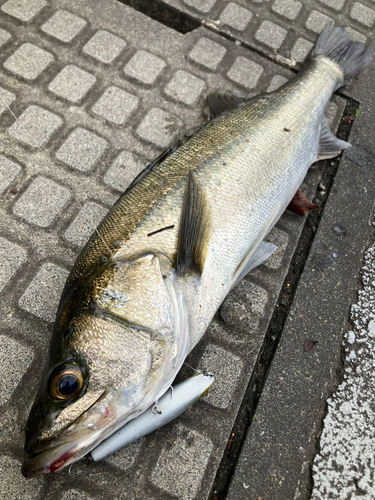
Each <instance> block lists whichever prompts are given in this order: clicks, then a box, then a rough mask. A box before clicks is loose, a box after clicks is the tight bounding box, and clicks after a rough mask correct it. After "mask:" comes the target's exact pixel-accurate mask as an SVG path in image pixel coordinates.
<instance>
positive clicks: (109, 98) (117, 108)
mask: <svg viewBox="0 0 375 500" xmlns="http://www.w3.org/2000/svg"><path fill="white" fill-rule="evenodd" d="M138 102H139V99H138V97H136V96H135V95H133V94H129V92H126V91H125V90H123V89H120V88H118V87H114V86H112V87H108V88H107V89H106V90H105V91H104V93H103V95H102V96H101V97H100V98H99V100H98V101H97V102H96V103H95V104H94V106H93V107H92V111H93V112H94V113H95V114H97V115H99V116H101V117H102V118H105V119H106V120H108V121H109V122H112V123H114V124H115V125H122V124H123V123H125V121H126V120H127V119H128V118H129V116H130V115H131V113H132V112H133V111H134V110H135V109H136V107H137V106H138Z"/></svg>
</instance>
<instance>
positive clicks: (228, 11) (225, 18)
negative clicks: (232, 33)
mask: <svg viewBox="0 0 375 500" xmlns="http://www.w3.org/2000/svg"><path fill="white" fill-rule="evenodd" d="M252 17H253V14H252V13H251V12H250V11H249V10H247V9H244V8H243V7H241V6H240V5H237V4H236V3H232V2H231V3H228V5H227V6H226V7H225V9H224V10H223V12H222V13H221V14H220V21H221V22H222V23H224V24H227V25H228V26H231V27H232V28H234V29H235V30H238V31H243V30H244V29H245V28H246V26H247V25H248V24H249V21H250V19H251V18H252Z"/></svg>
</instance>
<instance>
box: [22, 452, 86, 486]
mask: <svg viewBox="0 0 375 500" xmlns="http://www.w3.org/2000/svg"><path fill="white" fill-rule="evenodd" d="M84 454H86V453H85V452H83V453H80V447H79V446H78V445H76V444H72V443H70V444H66V445H63V446H61V445H58V446H55V447H54V448H49V449H48V450H46V451H42V452H40V453H37V454H36V455H30V456H29V457H26V458H25V460H24V462H23V464H22V468H21V472H22V475H23V476H24V477H25V478H27V479H31V478H33V477H36V476H39V475H41V474H48V473H49V472H56V471H58V470H60V469H62V468H63V467H66V466H67V465H69V464H70V463H72V462H75V461H76V460H78V458H80V457H81V456H83V455H84Z"/></svg>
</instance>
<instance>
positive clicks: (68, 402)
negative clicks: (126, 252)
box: [22, 255, 187, 477]
mask: <svg viewBox="0 0 375 500" xmlns="http://www.w3.org/2000/svg"><path fill="white" fill-rule="evenodd" d="M165 272H168V271H166V270H165V268H163V266H161V265H160V259H159V258H156V257H155V256H150V255H147V256H142V257H140V258H139V259H135V260H133V261H132V262H131V263H127V264H126V265H124V266H123V268H122V269H120V268H117V269H116V270H115V272H114V273H113V274H112V277H111V279H107V280H104V281H103V278H102V279H101V288H100V290H99V292H97V294H96V297H95V308H93V307H91V311H89V310H85V309H83V310H82V309H80V310H79V311H80V312H78V313H77V314H75V315H74V316H73V317H72V318H70V320H69V322H68V323H67V325H66V328H65V329H64V328H63V334H61V325H60V327H59V335H58V336H57V335H55V337H56V338H53V339H52V343H51V348H50V352H49V357H48V361H47V365H46V368H45V371H44V374H43V377H42V381H41V384H40V387H39V391H38V394H37V397H36V400H35V402H34V405H33V407H32V409H31V412H30V416H29V419H28V422H27V426H26V445H25V451H26V453H27V454H28V455H30V456H29V457H28V458H26V459H25V461H24V464H23V468H22V472H23V474H24V476H25V477H33V476H36V475H39V474H43V473H49V472H55V471H57V470H59V469H61V468H63V467H66V466H67V465H69V464H71V463H73V462H75V461H76V460H78V459H79V458H81V457H83V456H84V455H86V454H87V453H89V451H91V449H93V448H94V447H95V446H97V445H98V444H99V443H100V442H101V441H103V440H104V439H105V438H107V437H108V436H110V435H111V434H112V433H113V432H115V431H116V430H117V429H118V428H119V427H121V426H123V425H124V424H125V423H126V422H127V421H129V420H131V419H133V418H135V417H137V416H138V415H139V414H141V413H142V412H143V411H145V410H146V409H147V408H149V407H150V406H151V404H152V403H153V402H154V401H156V400H157V399H158V397H160V396H161V395H162V394H163V393H164V392H165V391H166V390H167V389H168V387H169V386H170V384H171V383H172V381H173V379H174V377H175V376H176V374H177V373H178V370H179V368H180V366H181V364H182V362H183V360H184V358H185V356H186V354H187V341H186V340H187V339H186V338H185V339H184V340H182V342H181V338H180V337H179V333H181V331H182V330H181V328H180V323H179V322H180V321H181V318H182V316H183V311H182V309H183V307H182V309H181V304H182V302H181V300H180V299H179V298H178V293H177V294H176V293H175V287H174V285H173V283H172V281H173V279H174V278H173V276H172V273H169V275H168V276H167V277H166V275H165V274H164V273H165ZM146 275H147V282H146V283H143V284H142V276H146ZM104 282H105V284H104V285H103V283H104ZM146 284H147V286H145V285H146ZM91 296H92V295H91ZM111 297H112V298H113V300H110V298H111ZM124 297H126V300H125V299H124ZM157 299H159V300H157ZM91 302H92V301H91ZM155 303H156V305H155ZM176 307H177V308H180V310H179V313H178V314H175V312H176V311H175V308H176ZM142 311H143V312H142ZM176 317H177V318H178V319H177V320H176ZM57 324H59V322H58V321H57ZM54 333H56V332H54Z"/></svg>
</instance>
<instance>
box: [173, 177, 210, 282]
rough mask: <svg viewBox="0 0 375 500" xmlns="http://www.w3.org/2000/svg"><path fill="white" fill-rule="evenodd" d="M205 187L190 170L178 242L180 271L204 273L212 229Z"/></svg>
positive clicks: (177, 267) (178, 268) (178, 265)
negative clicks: (202, 186) (203, 187)
mask: <svg viewBox="0 0 375 500" xmlns="http://www.w3.org/2000/svg"><path fill="white" fill-rule="evenodd" d="M209 226H210V224H209V215H208V210H207V204H206V198H205V194H204V191H203V189H202V188H201V186H200V185H199V183H198V182H197V180H196V178H195V177H194V175H193V173H192V172H191V171H190V172H189V175H188V178H187V182H186V187H185V194H184V200H183V203H182V210H181V218H180V230H179V233H178V244H177V265H176V269H177V271H178V272H186V271H188V270H194V271H195V272H197V273H198V274H199V275H201V274H202V271H203V266H204V261H205V258H206V253H207V242H208V236H209V230H210V227H209Z"/></svg>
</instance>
